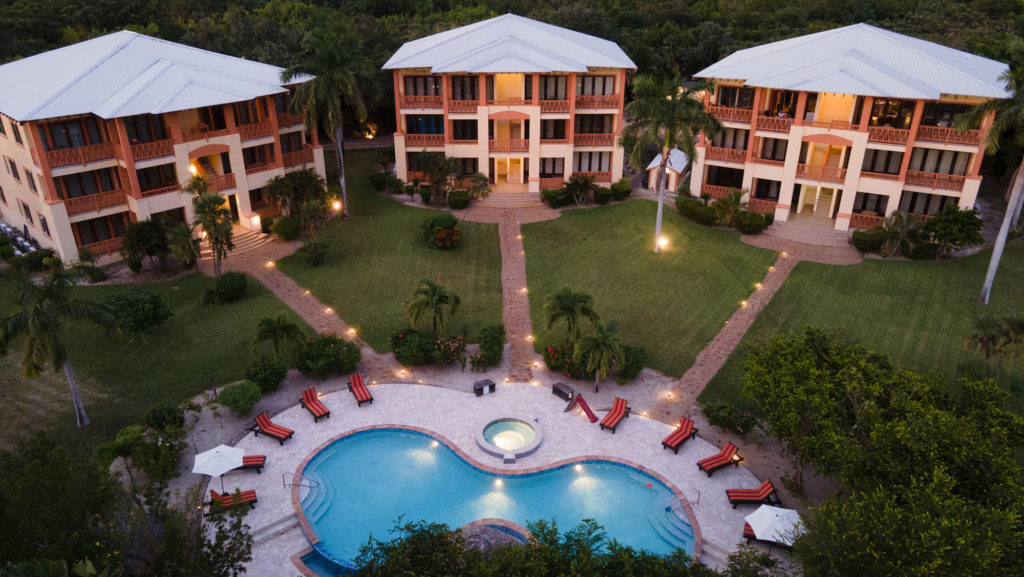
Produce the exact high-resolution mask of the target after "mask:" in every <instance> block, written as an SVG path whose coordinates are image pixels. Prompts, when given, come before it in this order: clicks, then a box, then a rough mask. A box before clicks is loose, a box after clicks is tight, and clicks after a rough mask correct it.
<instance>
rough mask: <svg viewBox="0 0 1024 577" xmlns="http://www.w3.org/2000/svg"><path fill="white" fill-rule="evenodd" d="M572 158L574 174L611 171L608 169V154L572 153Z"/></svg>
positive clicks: (609, 155)
mask: <svg viewBox="0 0 1024 577" xmlns="http://www.w3.org/2000/svg"><path fill="white" fill-rule="evenodd" d="M572 156H573V171H574V172H605V171H608V170H611V168H609V166H610V163H611V156H612V154H611V153H610V152H574V153H573V155H572Z"/></svg>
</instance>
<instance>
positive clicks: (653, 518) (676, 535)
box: [647, 497, 694, 551]
mask: <svg viewBox="0 0 1024 577" xmlns="http://www.w3.org/2000/svg"><path fill="white" fill-rule="evenodd" d="M669 502H670V499H669V498H665V497H663V498H660V499H657V500H656V502H655V503H654V509H652V510H648V511H647V520H648V521H649V522H650V523H651V527H652V528H654V532H655V533H657V534H658V536H659V537H661V539H662V540H663V541H665V542H666V543H668V544H669V545H670V546H672V547H678V548H680V549H682V550H684V551H692V550H693V543H694V538H693V528H692V527H690V525H689V523H687V522H686V521H684V520H683V519H682V518H681V517H680V516H679V515H677V514H676V513H675V512H674V511H671V510H670V511H666V510H665V507H666V505H668V503H669Z"/></svg>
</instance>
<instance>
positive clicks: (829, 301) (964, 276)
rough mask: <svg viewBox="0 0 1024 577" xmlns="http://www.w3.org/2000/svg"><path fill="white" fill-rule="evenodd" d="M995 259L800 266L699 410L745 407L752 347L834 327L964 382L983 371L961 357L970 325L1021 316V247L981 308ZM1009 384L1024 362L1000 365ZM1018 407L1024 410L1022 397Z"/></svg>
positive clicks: (912, 364) (1009, 255)
mask: <svg viewBox="0 0 1024 577" xmlns="http://www.w3.org/2000/svg"><path fill="white" fill-rule="evenodd" d="M990 255H991V252H990V251H987V250H986V251H983V252H981V253H979V254H976V255H973V256H971V257H968V258H964V259H961V260H957V261H952V262H945V263H934V262H896V261H887V260H865V261H864V262H863V263H861V264H859V265H854V266H830V265H823V264H817V263H810V262H801V263H799V264H798V265H797V266H796V268H795V269H794V270H793V272H792V273H791V274H790V276H789V278H788V279H786V282H785V284H783V285H782V287H781V288H780V289H779V292H778V293H776V294H775V297H774V298H773V299H772V301H771V302H770V303H769V304H768V306H767V307H766V308H765V310H764V311H762V312H761V314H760V315H759V316H758V318H757V320H756V321H755V322H754V325H753V326H752V327H751V328H750V331H749V332H748V333H747V336H746V338H745V339H744V340H743V342H742V343H741V344H740V346H739V347H738V348H737V349H736V351H734V352H733V354H732V356H731V357H730V358H729V361H728V363H727V364H726V366H725V367H723V369H722V370H721V371H719V373H718V375H716V376H715V378H714V380H712V381H711V383H710V384H709V385H708V387H707V388H706V389H705V390H704V393H703V394H702V395H701V397H700V400H701V402H708V401H714V400H725V401H729V402H741V398H740V378H741V372H740V371H741V364H742V362H743V360H745V359H746V357H747V352H748V350H749V348H750V347H751V346H752V345H755V344H757V343H761V342H764V341H766V340H768V339H770V338H771V337H772V336H773V335H774V334H775V333H776V332H779V331H795V330H800V329H801V327H803V326H805V325H814V326H821V327H829V328H831V329H832V330H834V331H835V332H836V334H838V335H840V336H842V337H844V338H849V339H857V340H860V341H861V342H863V343H865V344H867V345H868V346H870V347H872V348H875V349H877V350H879V351H882V352H885V353H888V354H889V355H891V356H892V357H893V358H894V359H895V360H896V362H898V363H900V364H902V365H903V366H906V367H908V368H914V369H917V370H921V371H928V370H934V371H939V372H941V373H944V374H947V375H950V376H966V375H972V374H977V373H978V372H979V371H983V370H984V366H983V365H982V364H981V360H980V358H981V357H980V356H979V355H977V354H976V353H974V352H971V351H968V350H965V349H964V340H965V339H966V338H967V336H968V334H969V333H970V330H971V323H972V320H973V319H974V318H975V317H977V316H981V315H985V314H992V315H1005V314H1010V313H1016V314H1020V313H1021V311H1024V289H1022V288H1021V287H1022V286H1024V245H1021V244H1019V243H1018V244H1016V245H1013V246H1010V247H1008V248H1007V250H1006V252H1005V253H1004V257H1003V262H1002V265H1001V266H1000V268H999V274H998V275H997V276H996V283H995V287H994V288H993V290H992V298H991V303H990V305H989V306H988V307H985V306H983V305H980V304H978V303H977V298H978V292H979V290H980V288H981V283H982V280H983V279H984V277H985V269H986V267H987V266H988V261H989V256H990ZM1003 373H1004V382H1008V381H1010V380H1013V379H1014V378H1016V379H1017V380H1018V381H1020V380H1022V379H1024V361H1016V362H1010V361H1006V362H1004V363H1003ZM1012 404H1013V406H1014V407H1015V409H1016V410H1018V411H1021V410H1024V396H1022V395H1021V394H1015V396H1014V398H1013V401H1012Z"/></svg>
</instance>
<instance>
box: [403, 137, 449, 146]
mask: <svg viewBox="0 0 1024 577" xmlns="http://www.w3.org/2000/svg"><path fill="white" fill-rule="evenodd" d="M405 145H406V146H444V135H443V134H406V135H405Z"/></svg>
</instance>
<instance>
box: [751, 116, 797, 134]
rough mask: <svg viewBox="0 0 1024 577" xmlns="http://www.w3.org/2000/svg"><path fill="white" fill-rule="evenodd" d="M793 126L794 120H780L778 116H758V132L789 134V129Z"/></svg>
mask: <svg viewBox="0 0 1024 577" xmlns="http://www.w3.org/2000/svg"><path fill="white" fill-rule="evenodd" d="M792 126H793V119H792V118H780V117H778V116H758V117H757V128H756V130H767V131H768V132H789V129H790V128H791V127H792Z"/></svg>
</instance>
